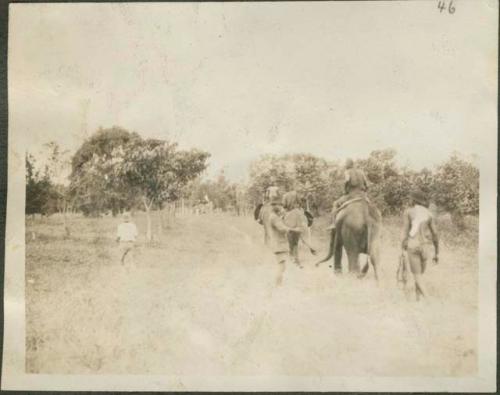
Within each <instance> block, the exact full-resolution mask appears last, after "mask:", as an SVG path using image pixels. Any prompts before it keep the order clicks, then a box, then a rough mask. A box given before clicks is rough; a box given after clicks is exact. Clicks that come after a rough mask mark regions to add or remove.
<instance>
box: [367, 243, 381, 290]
mask: <svg viewBox="0 0 500 395" xmlns="http://www.w3.org/2000/svg"><path fill="white" fill-rule="evenodd" d="M368 259H369V260H370V262H371V263H372V266H373V272H374V273H375V281H376V282H378V264H379V253H378V249H377V248H374V249H373V251H372V252H371V253H370V255H368Z"/></svg>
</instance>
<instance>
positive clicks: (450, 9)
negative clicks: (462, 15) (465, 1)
mask: <svg viewBox="0 0 500 395" xmlns="http://www.w3.org/2000/svg"><path fill="white" fill-rule="evenodd" d="M438 9H439V12H443V10H445V9H446V1H441V0H439V2H438ZM448 12H449V13H450V14H454V13H455V7H454V6H453V0H451V1H450V2H449V3H448Z"/></svg>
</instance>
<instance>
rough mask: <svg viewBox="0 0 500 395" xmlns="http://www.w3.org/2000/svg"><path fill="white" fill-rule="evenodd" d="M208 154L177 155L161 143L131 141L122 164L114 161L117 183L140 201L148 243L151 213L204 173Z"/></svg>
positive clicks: (200, 152)
mask: <svg viewBox="0 0 500 395" xmlns="http://www.w3.org/2000/svg"><path fill="white" fill-rule="evenodd" d="M208 157H209V154H208V153H206V152H202V151H199V150H195V149H193V150H190V151H179V150H177V144H175V143H169V142H166V141H163V140H156V139H148V140H134V141H133V142H131V143H130V144H128V145H127V147H126V153H125V156H124V157H123V160H118V161H116V170H117V173H118V175H119V177H118V178H119V179H120V180H121V181H122V182H123V184H124V185H126V186H127V187H128V188H129V190H130V191H131V192H132V193H134V194H136V196H138V197H140V199H141V202H142V204H143V207H144V209H145V211H146V216H147V233H146V238H147V240H148V241H150V240H151V236H152V234H151V215H150V212H151V209H152V208H153V206H155V205H156V206H157V207H161V205H162V204H163V203H164V202H167V201H173V200H176V199H177V198H178V197H179V195H180V193H181V191H182V188H183V187H184V186H185V185H186V184H187V183H188V182H189V181H192V180H193V179H195V178H196V177H197V176H198V175H199V174H200V173H201V172H202V171H203V170H205V168H206V166H207V164H206V160H207V159H208Z"/></svg>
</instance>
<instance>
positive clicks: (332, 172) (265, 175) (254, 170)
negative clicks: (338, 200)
mask: <svg viewBox="0 0 500 395" xmlns="http://www.w3.org/2000/svg"><path fill="white" fill-rule="evenodd" d="M271 185H276V186H278V187H279V188H280V189H281V190H282V191H290V190H296V191H297V192H298V193H299V196H301V197H302V198H304V199H305V200H306V202H307V204H308V205H309V206H310V209H312V210H314V211H319V210H322V209H328V210H329V209H331V206H332V202H333V200H334V196H335V195H340V194H341V179H340V170H339V168H338V166H337V165H336V163H334V162H328V161H326V160H325V159H322V158H318V157H316V156H314V155H311V154H288V155H281V156H276V155H265V156H262V157H261V158H260V159H259V160H257V161H255V162H253V163H252V164H251V166H250V186H249V190H248V194H249V196H250V199H251V200H252V201H253V203H254V204H256V203H259V202H260V201H261V200H262V197H263V194H264V191H265V190H266V188H267V187H269V186H271Z"/></svg>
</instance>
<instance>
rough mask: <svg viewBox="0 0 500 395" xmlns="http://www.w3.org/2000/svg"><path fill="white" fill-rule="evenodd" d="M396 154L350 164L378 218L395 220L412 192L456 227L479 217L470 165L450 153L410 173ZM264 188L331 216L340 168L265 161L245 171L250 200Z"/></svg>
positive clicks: (307, 161) (339, 190) (317, 162)
mask: <svg viewBox="0 0 500 395" xmlns="http://www.w3.org/2000/svg"><path fill="white" fill-rule="evenodd" d="M396 154H397V152H396V151H395V150H393V149H386V150H377V151H373V152H372V153H371V154H370V155H369V156H368V157H367V158H359V159H357V160H355V164H356V166H357V167H359V168H360V169H362V170H363V171H364V172H365V174H366V176H367V178H368V181H369V191H368V194H369V198H370V199H371V200H372V201H373V202H374V203H375V204H376V205H377V206H378V208H379V209H380V210H381V211H382V213H383V214H384V215H394V214H400V213H401V212H402V210H403V209H404V208H405V207H406V205H407V203H408V199H409V195H410V191H411V190H412V189H414V188H419V189H421V190H422V191H423V192H424V193H426V194H427V196H428V198H429V203H430V204H433V205H434V206H435V207H436V208H437V209H438V210H440V211H444V212H448V213H450V214H451V215H452V218H453V220H454V222H455V223H456V224H457V225H458V226H460V227H462V226H464V222H463V220H464V217H465V216H466V215H477V214H478V213H479V169H478V168H477V167H476V166H475V165H474V164H473V163H472V162H471V161H470V160H468V159H466V158H464V157H462V156H460V155H459V154H458V153H455V154H453V155H451V157H450V158H449V159H448V160H446V161H444V162H443V163H442V164H440V165H438V166H436V167H434V168H432V169H428V168H424V169H422V170H419V171H416V170H412V169H409V168H407V167H404V166H399V165H398V163H397V161H396ZM270 185H276V186H278V187H280V189H281V190H285V191H288V190H292V189H294V190H296V191H298V192H299V194H300V195H301V196H303V197H304V198H305V200H306V204H307V206H308V208H309V210H311V211H312V212H313V213H315V214H317V215H318V214H321V213H322V212H325V211H329V210H331V208H332V203H333V201H334V200H335V199H337V198H338V197H340V196H341V195H342V194H343V189H344V170H343V164H342V163H340V162H338V161H332V160H327V159H324V158H320V157H316V156H314V155H310V154H287V155H265V156H262V157H261V158H260V159H259V160H257V161H255V162H254V163H252V165H251V167H250V186H249V194H250V195H251V198H252V200H253V201H258V200H260V199H262V191H264V190H265V189H266V188H267V187H268V186H270Z"/></svg>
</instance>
